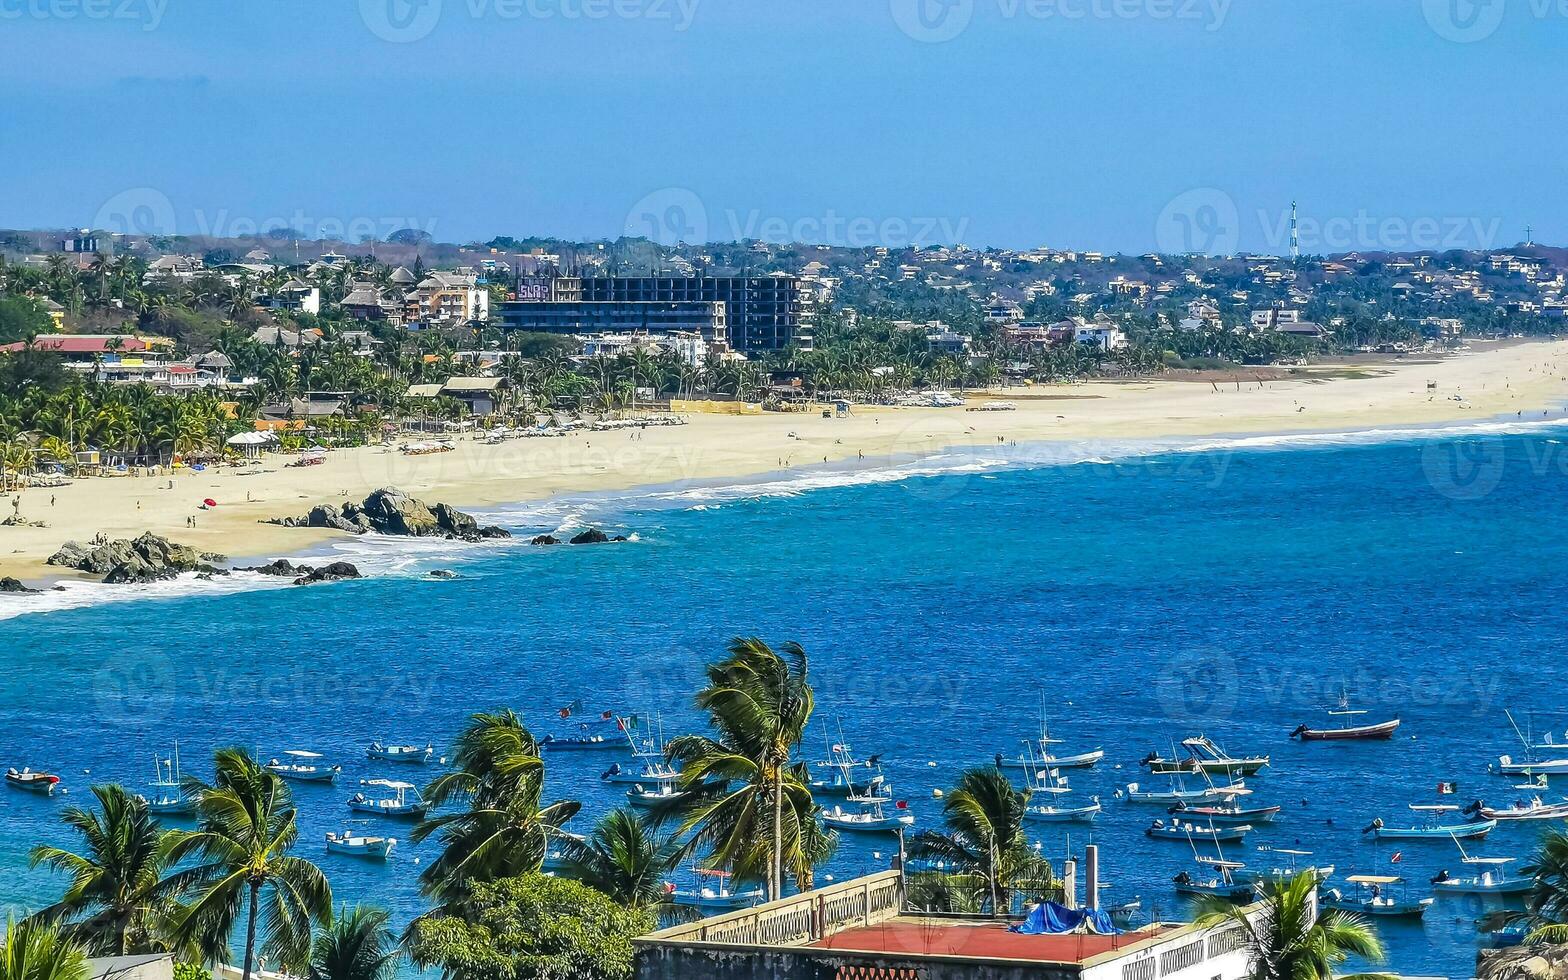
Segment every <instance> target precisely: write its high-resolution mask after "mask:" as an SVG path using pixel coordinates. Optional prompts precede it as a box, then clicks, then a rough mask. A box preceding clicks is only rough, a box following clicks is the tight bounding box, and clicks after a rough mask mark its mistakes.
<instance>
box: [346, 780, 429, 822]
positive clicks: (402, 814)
mask: <svg viewBox="0 0 1568 980" xmlns="http://www.w3.org/2000/svg"><path fill="white" fill-rule="evenodd" d="M359 785H361V786H379V787H381V788H383V789H388V790H391V791H392V795H391V796H383V797H374V796H367V795H366V794H364V793H355V794H354V795H353V796H351V797H349V798H348V800H347V801H346V803H347V805H348V808H349V809H350V810H353V811H354V812H355V813H369V814H373V815H375V816H378V817H398V818H401V819H404V820H423V819H424V817H425V814H426V813H427V812H428V811H429V810H430V804H429V803H426V802H425V801H424V800H423V799H421V798H420V796H419V790H418V787H416V786H415V785H414V784H413V783H405V782H402V781H400V780H396V779H362V780H360V783H359ZM410 794H412V798H410Z"/></svg>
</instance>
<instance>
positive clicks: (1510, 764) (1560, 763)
mask: <svg viewBox="0 0 1568 980" xmlns="http://www.w3.org/2000/svg"><path fill="white" fill-rule="evenodd" d="M1487 768H1488V769H1489V770H1490V771H1492V772H1493V773H1496V774H1497V775H1499V776H1562V775H1565V774H1568V758H1565V759H1536V758H1534V757H1531V758H1530V759H1526V760H1522V761H1515V759H1514V757H1513V756H1511V755H1500V756H1498V757H1497V761H1496V762H1494V763H1492V764H1491V765H1490V766H1488V767H1487Z"/></svg>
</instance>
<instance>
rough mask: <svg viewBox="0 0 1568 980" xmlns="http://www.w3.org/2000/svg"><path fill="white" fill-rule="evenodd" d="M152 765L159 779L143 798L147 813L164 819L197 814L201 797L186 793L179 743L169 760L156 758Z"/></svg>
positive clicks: (151, 783) (151, 784)
mask: <svg viewBox="0 0 1568 980" xmlns="http://www.w3.org/2000/svg"><path fill="white" fill-rule="evenodd" d="M152 764H153V769H154V771H155V772H156V773H157V777H158V778H156V779H154V780H153V781H152V782H150V783H148V784H147V788H148V789H149V790H151V792H150V793H149V794H148V795H146V796H143V797H141V799H142V800H143V801H144V802H146V804H147V812H148V813H156V814H158V815H159V816H164V817H185V816H189V815H191V814H193V813H195V812H196V806H197V804H198V803H200V802H201V796H200V795H199V794H187V793H186V792H185V787H184V783H183V781H182V780H181V778H180V745H179V743H178V742H176V743H175V744H174V754H173V755H171V756H170V757H169V758H167V759H158V758H154V759H153V760H152Z"/></svg>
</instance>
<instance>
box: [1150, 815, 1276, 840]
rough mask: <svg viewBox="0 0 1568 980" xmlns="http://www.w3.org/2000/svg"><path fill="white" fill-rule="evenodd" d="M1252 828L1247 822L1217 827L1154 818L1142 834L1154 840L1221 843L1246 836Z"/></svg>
mask: <svg viewBox="0 0 1568 980" xmlns="http://www.w3.org/2000/svg"><path fill="white" fill-rule="evenodd" d="M1251 830H1252V828H1251V827H1250V826H1248V825H1247V824H1242V825H1241V826H1239V827H1219V826H1215V825H1214V824H1196V823H1188V822H1187V821H1184V820H1172V821H1171V822H1170V823H1166V822H1165V821H1163V820H1156V821H1154V823H1152V824H1150V825H1149V826H1148V827H1147V828H1145V829H1144V831H1143V832H1144V834H1145V835H1146V836H1148V837H1152V838H1154V839H1155V840H1179V841H1184V842H1191V843H1205V844H1206V843H1216V844H1217V843H1221V842H1227V843H1228V842H1232V841H1239V840H1243V839H1245V838H1246V836H1247V833H1248V832H1249V831H1251Z"/></svg>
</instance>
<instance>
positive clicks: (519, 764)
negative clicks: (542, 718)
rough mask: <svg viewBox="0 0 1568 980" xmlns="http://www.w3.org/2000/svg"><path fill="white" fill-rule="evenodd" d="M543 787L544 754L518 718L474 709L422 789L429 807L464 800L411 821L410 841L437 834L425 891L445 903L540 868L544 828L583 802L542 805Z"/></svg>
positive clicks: (571, 813) (556, 825) (424, 879)
mask: <svg viewBox="0 0 1568 980" xmlns="http://www.w3.org/2000/svg"><path fill="white" fill-rule="evenodd" d="M543 792H544V760H543V759H541V758H540V757H539V743H538V742H537V741H536V740H535V739H534V736H533V733H532V732H530V731H529V730H528V728H527V726H525V725H524V724H523V722H522V719H520V718H518V717H517V715H516V714H515V713H513V712H512V711H511V710H510V709H504V710H501V711H498V712H492V713H483V712H482V713H479V714H476V715H474V716H473V717H472V718H471V719H470V720H469V724H468V727H467V728H465V729H464V730H463V732H462V734H461V735H459V736H458V738H457V744H456V745H455V746H454V747H453V751H452V769H451V771H449V772H446V773H444V774H442V775H441V776H438V777H437V778H436V779H435V780H434V781H432V782H431V784H430V785H429V786H428V787H427V788H426V789H425V792H424V797H425V799H426V800H428V801H430V805H431V807H432V808H435V807H441V806H445V805H447V804H449V803H459V804H463V805H464V809H462V810H459V811H457V812H454V813H448V814H443V815H441V816H438V817H433V818H431V819H429V820H426V821H423V822H422V823H420V824H419V826H417V827H415V828H414V833H413V837H414V840H415V841H422V840H424V839H425V838H427V837H429V836H430V835H431V834H436V833H439V834H440V836H441V845H442V849H441V856H440V857H438V858H436V859H435V860H434V861H432V862H430V864H429V866H428V867H426V868H425V871H424V874H423V875H422V876H421V879H420V880H421V884H422V886H423V887H424V889H425V891H426V892H427V893H428V894H431V895H433V896H435V898H436V899H437V900H438V901H440V902H442V903H450V902H453V901H455V900H457V899H460V898H461V897H462V896H463V894H464V893H465V891H466V890H467V889H468V888H469V887H470V886H471V885H472V884H474V883H476V882H483V881H494V880H496V879H498V878H511V877H515V876H516V875H520V874H525V873H527V872H530V871H537V870H539V867H540V865H541V864H543V862H544V855H545V850H546V848H547V846H548V840H547V838H548V831H549V830H550V829H554V828H559V827H560V826H561V825H562V824H564V823H565V822H566V821H567V820H570V819H571V818H572V817H574V816H576V815H577V811H578V810H579V809H580V808H581V807H580V804H578V803H576V802H573V801H563V802H558V803H552V804H550V805H549V806H541V805H540V799H541V797H542V795H543Z"/></svg>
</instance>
